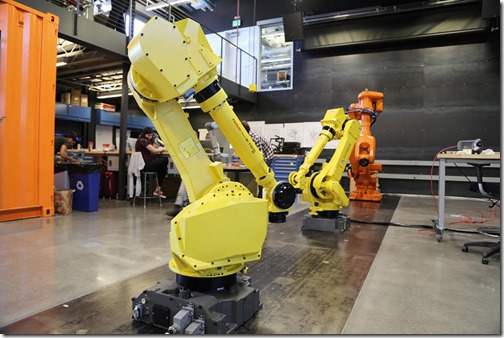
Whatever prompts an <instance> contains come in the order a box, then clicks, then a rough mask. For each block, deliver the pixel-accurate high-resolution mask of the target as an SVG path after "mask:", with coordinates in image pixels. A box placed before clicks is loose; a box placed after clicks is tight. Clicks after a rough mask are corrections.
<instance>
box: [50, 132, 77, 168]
mask: <svg viewBox="0 0 504 338" xmlns="http://www.w3.org/2000/svg"><path fill="white" fill-rule="evenodd" d="M76 144H77V139H76V137H75V135H69V136H56V137H55V138H54V154H57V153H59V154H60V156H61V158H62V159H64V160H67V161H70V162H72V163H79V161H78V160H77V159H75V158H72V157H70V156H69V155H68V154H67V149H72V148H73V147H74V146H75V145H76Z"/></svg>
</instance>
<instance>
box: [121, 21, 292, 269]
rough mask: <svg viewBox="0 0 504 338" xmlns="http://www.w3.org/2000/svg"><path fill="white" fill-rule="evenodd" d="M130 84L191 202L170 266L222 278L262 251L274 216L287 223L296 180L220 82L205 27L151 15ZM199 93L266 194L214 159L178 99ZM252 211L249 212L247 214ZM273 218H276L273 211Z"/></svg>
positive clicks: (178, 227) (175, 234)
mask: <svg viewBox="0 0 504 338" xmlns="http://www.w3.org/2000/svg"><path fill="white" fill-rule="evenodd" d="M128 54H129V58H130V60H131V68H130V72H129V74H128V84H129V86H130V88H131V91H132V92H133V95H134V97H135V99H136V101H137V102H138V104H139V106H140V107H141V108H142V110H143V111H144V112H145V113H146V115H147V116H149V118H150V119H151V120H152V122H153V124H154V126H155V127H156V130H157V132H158V133H159V135H161V137H162V139H163V141H165V145H166V147H167V149H168V151H169V153H170V156H171V157H172V158H173V161H174V163H175V165H176V166H177V169H178V171H179V173H180V175H181V177H182V180H183V181H184V184H185V186H186V189H187V193H188V196H189V200H190V201H191V204H190V205H189V206H188V207H186V208H184V209H183V211H182V212H181V213H179V214H178V215H177V216H176V217H175V218H174V219H173V220H172V228H171V232H170V247H171V251H172V257H173V258H172V259H171V260H170V264H169V266H170V269H171V270H173V271H174V272H176V273H177V274H179V275H183V276H188V277H206V278H212V277H222V276H226V275H231V274H234V273H236V272H237V271H239V270H241V269H242V268H243V264H244V263H245V262H248V261H252V260H257V259H259V258H260V256H261V250H262V244H263V242H264V239H265V237H266V230H267V226H268V211H269V212H270V220H271V221H285V215H286V214H287V212H288V209H289V208H290V207H291V205H292V204H293V202H294V200H295V192H294V189H293V188H292V186H291V185H290V184H285V183H283V184H282V183H280V184H279V183H278V182H276V180H275V178H274V174H273V172H271V170H269V168H268V166H267V165H266V163H265V162H264V159H263V156H262V154H261V153H260V152H259V150H258V149H257V147H256V146H255V144H254V142H253V141H252V140H251V138H250V136H249V135H248V133H247V132H246V130H245V129H244V128H243V126H242V124H241V122H240V120H239V119H238V117H237V116H236V115H235V113H234V112H233V110H232V108H231V107H230V106H229V104H228V103H227V101H226V99H227V95H226V93H225V92H224V91H223V90H222V89H221V88H220V86H219V84H218V82H217V80H216V75H217V70H216V67H217V65H218V64H219V63H220V62H221V59H220V58H219V57H217V56H216V55H215V54H214V53H213V52H212V50H211V48H210V46H209V44H208V41H207V40H206V37H205V35H204V33H203V30H202V29H201V27H200V26H199V24H197V23H196V22H195V21H193V20H190V19H185V20H181V21H178V22H175V23H171V22H168V21H165V20H163V19H161V18H159V17H157V16H155V17H153V18H151V19H150V20H149V22H148V23H147V24H146V25H145V26H144V28H143V29H142V31H141V32H140V34H138V35H137V36H135V38H134V39H133V40H132V41H131V42H130V44H129V45H128ZM189 94H194V97H195V98H196V100H197V101H198V102H199V103H200V106H201V109H202V110H203V111H204V112H207V113H209V114H210V116H211V117H212V118H213V119H214V120H215V122H216V123H217V124H218V126H219V128H220V129H221V131H222V132H223V134H224V135H225V136H226V138H227V139H228V140H229V142H230V143H231V144H232V145H233V148H234V149H235V150H236V152H237V153H238V154H239V156H240V158H241V159H242V160H243V162H244V163H245V165H246V166H247V167H248V168H249V169H250V170H251V172H252V173H253V175H254V176H255V177H256V180H257V182H258V183H259V184H261V185H263V186H264V187H265V191H266V192H267V194H266V199H258V198H254V197H253V196H252V194H251V193H250V192H249V191H248V190H247V189H246V188H245V187H244V186H243V185H242V184H240V183H238V182H230V181H229V180H228V179H227V177H226V176H225V175H224V173H223V169H222V163H220V162H211V161H210V160H209V158H208V156H207V154H206V152H205V151H204V149H203V147H202V145H201V143H200V142H199V140H198V138H197V136H196V133H195V132H194V131H193V128H192V126H191V124H190V123H189V121H188V119H187V118H186V117H185V114H184V112H183V109H182V107H181V106H180V104H179V103H178V98H179V97H182V96H184V95H189ZM244 215H246V216H250V217H244ZM271 215H273V216H271Z"/></svg>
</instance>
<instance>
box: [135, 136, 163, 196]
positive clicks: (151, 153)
mask: <svg viewBox="0 0 504 338" xmlns="http://www.w3.org/2000/svg"><path fill="white" fill-rule="evenodd" d="M153 137H154V131H153V130H152V129H151V128H150V127H145V128H144V129H143V130H142V132H141V133H140V136H139V137H138V140H137V141H136V143H135V151H139V152H141V153H142V158H143V160H144V162H145V167H144V168H143V170H142V171H153V172H155V173H157V181H158V186H157V187H156V189H155V190H154V193H153V194H154V195H155V196H161V198H166V196H165V195H164V194H163V191H162V190H161V186H162V185H163V181H164V179H165V176H166V174H167V173H168V158H167V157H159V156H156V155H157V154H161V153H162V152H163V151H165V150H166V148H165V147H159V146H157V145H156V144H154V140H153Z"/></svg>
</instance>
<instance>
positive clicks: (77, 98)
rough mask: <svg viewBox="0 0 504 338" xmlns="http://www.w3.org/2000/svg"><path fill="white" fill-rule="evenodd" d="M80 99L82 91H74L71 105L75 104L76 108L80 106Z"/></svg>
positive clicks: (71, 96)
mask: <svg viewBox="0 0 504 338" xmlns="http://www.w3.org/2000/svg"><path fill="white" fill-rule="evenodd" d="M80 98H81V92H80V90H75V89H74V90H72V93H71V95H70V104H73V105H74V106H80Z"/></svg>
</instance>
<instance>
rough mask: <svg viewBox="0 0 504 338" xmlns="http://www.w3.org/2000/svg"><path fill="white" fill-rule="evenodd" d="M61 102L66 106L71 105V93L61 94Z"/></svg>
mask: <svg viewBox="0 0 504 338" xmlns="http://www.w3.org/2000/svg"><path fill="white" fill-rule="evenodd" d="M61 102H62V103H65V104H70V102H71V100H70V93H61Z"/></svg>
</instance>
